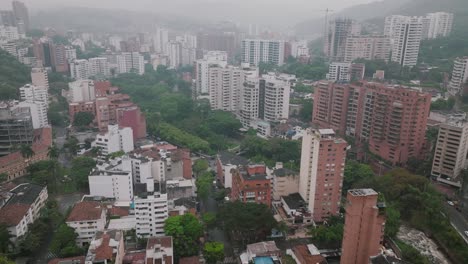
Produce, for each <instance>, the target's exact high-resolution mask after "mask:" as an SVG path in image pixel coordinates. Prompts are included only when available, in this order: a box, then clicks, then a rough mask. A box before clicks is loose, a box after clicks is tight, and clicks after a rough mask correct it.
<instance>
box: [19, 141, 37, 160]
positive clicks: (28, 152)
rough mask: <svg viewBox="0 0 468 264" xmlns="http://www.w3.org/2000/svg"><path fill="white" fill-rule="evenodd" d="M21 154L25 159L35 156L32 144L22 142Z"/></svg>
mask: <svg viewBox="0 0 468 264" xmlns="http://www.w3.org/2000/svg"><path fill="white" fill-rule="evenodd" d="M20 152H21V156H22V157H23V158H25V159H29V158H31V157H32V156H34V151H33V149H32V147H31V146H30V145H26V144H22V145H21V146H20Z"/></svg>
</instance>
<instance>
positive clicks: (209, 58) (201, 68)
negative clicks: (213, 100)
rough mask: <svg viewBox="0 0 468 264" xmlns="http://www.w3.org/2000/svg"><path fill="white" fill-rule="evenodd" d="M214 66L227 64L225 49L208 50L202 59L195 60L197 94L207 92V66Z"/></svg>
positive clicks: (208, 89) (205, 93)
mask: <svg viewBox="0 0 468 264" xmlns="http://www.w3.org/2000/svg"><path fill="white" fill-rule="evenodd" d="M214 66H217V67H222V68H224V67H226V66H227V53H226V52H225V51H209V52H208V53H207V54H205V55H204V56H203V59H201V60H197V61H196V62H195V76H196V83H195V86H196V89H197V94H199V95H207V94H209V91H210V88H209V68H210V67H214Z"/></svg>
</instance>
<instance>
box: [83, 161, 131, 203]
mask: <svg viewBox="0 0 468 264" xmlns="http://www.w3.org/2000/svg"><path fill="white" fill-rule="evenodd" d="M88 181H89V193H90V195H91V196H102V197H105V198H114V199H116V201H120V202H128V203H130V202H131V201H132V200H133V176H132V170H131V164H130V163H129V162H127V161H125V160H122V159H114V160H111V161H109V163H103V164H101V165H98V166H96V168H95V169H94V170H93V171H92V172H91V173H90V175H89V176H88Z"/></svg>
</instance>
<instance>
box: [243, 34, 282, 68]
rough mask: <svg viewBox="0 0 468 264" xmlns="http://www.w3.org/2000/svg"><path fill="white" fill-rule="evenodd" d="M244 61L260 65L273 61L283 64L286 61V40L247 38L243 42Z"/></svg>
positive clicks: (251, 64) (273, 62) (275, 63)
mask: <svg viewBox="0 0 468 264" xmlns="http://www.w3.org/2000/svg"><path fill="white" fill-rule="evenodd" d="M241 52H242V54H241V57H242V62H243V63H249V64H250V66H258V65H259V64H260V63H271V64H274V65H278V66H281V65H283V63H284V41H282V40H264V39H245V40H243V41H242V44H241Z"/></svg>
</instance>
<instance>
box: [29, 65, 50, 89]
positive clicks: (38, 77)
mask: <svg viewBox="0 0 468 264" xmlns="http://www.w3.org/2000/svg"><path fill="white" fill-rule="evenodd" d="M31 82H32V84H33V85H34V86H40V87H44V88H46V89H49V78H48V75H47V71H46V69H44V68H32V69H31Z"/></svg>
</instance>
